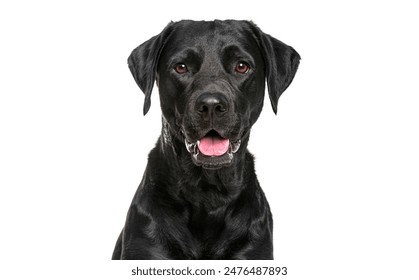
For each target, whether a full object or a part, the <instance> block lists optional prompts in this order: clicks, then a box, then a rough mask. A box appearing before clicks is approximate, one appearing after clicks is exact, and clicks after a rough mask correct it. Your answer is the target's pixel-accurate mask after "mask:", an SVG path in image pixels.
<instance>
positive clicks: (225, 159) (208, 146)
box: [185, 130, 241, 169]
mask: <svg viewBox="0 0 419 280" xmlns="http://www.w3.org/2000/svg"><path fill="white" fill-rule="evenodd" d="M240 144H241V140H240V139H239V140H235V141H232V140H230V139H227V138H223V137H222V136H221V135H220V134H219V133H218V132H217V131H215V130H210V131H209V132H208V133H207V134H205V135H204V137H202V138H201V139H199V140H197V141H195V142H191V141H189V140H187V139H186V137H185V146H186V149H187V150H188V152H189V153H190V154H191V155H192V159H193V161H194V163H195V164H196V165H198V166H202V167H203V168H206V169H218V168H221V167H224V166H228V165H230V164H231V162H232V161H233V158H234V154H235V153H236V152H237V151H238V150H239V149H240Z"/></svg>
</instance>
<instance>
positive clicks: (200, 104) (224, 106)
mask: <svg viewBox="0 0 419 280" xmlns="http://www.w3.org/2000/svg"><path fill="white" fill-rule="evenodd" d="M196 111H197V112H198V114H199V115H200V116H201V117H203V118H204V119H206V118H214V117H217V116H221V115H223V114H224V113H226V112H227V111H228V101H227V98H226V97H225V96H224V95H223V94H221V93H203V94H201V95H200V96H199V97H198V99H197V100H196Z"/></svg>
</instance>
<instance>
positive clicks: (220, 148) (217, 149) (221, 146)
mask: <svg viewBox="0 0 419 280" xmlns="http://www.w3.org/2000/svg"><path fill="white" fill-rule="evenodd" d="M229 144H230V142H229V140H228V139H224V138H219V137H212V136H205V137H204V138H202V139H201V140H199V145H198V149H199V151H200V152H201V153H203V154H204V155H206V156H210V157H216V156H221V155H224V154H225V153H226V152H227V150H228V145H229Z"/></svg>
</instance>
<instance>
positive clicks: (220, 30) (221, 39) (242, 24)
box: [166, 20, 253, 51]
mask: <svg viewBox="0 0 419 280" xmlns="http://www.w3.org/2000/svg"><path fill="white" fill-rule="evenodd" d="M172 28H173V29H172V32H171V34H170V36H169V37H168V39H167V41H166V45H169V46H170V48H171V49H172V50H177V49H184V48H185V47H197V48H200V49H205V50H207V51H208V50H219V49H221V48H223V47H224V46H226V45H231V44H234V45H243V46H248V45H249V44H250V43H251V42H250V41H253V40H252V39H253V36H252V35H251V33H252V32H251V30H250V28H249V23H248V22H246V21H236V20H229V21H219V20H216V21H180V22H175V23H173V26H172Z"/></svg>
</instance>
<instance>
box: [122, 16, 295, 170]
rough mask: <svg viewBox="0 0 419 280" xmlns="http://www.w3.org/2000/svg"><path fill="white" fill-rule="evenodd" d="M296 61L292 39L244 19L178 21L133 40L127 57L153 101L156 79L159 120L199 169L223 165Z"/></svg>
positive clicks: (244, 139) (284, 83)
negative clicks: (148, 36)
mask: <svg viewBox="0 0 419 280" xmlns="http://www.w3.org/2000/svg"><path fill="white" fill-rule="evenodd" d="M299 61H300V56H299V54H298V53H297V52H296V51H295V50H294V49H293V48H291V47H290V46H287V45H286V44H284V43H282V42H281V41H279V40H277V39H275V38H273V37H271V36H269V35H267V34H265V33H263V32H262V31H261V30H260V29H259V28H258V27H257V26H256V25H254V24H253V23H252V22H248V21H234V20H229V21H209V22H205V21H180V22H176V23H170V24H169V25H168V26H167V27H166V28H165V29H164V30H163V31H162V32H161V33H160V34H159V35H157V36H155V37H153V38H151V39H150V40H148V41H146V42H145V43H143V44H141V45H140V46H139V47H137V48H136V49H135V50H134V51H133V52H132V53H131V55H130V57H129V59H128V64H129V68H130V70H131V73H132V75H133V76H134V79H135V81H136V82H137V84H138V86H139V87H140V88H141V90H142V91H143V92H144V93H145V101H144V114H146V113H147V112H148V110H149V108H150V96H151V92H152V89H153V85H154V82H155V81H157V86H158V88H159V93H160V104H161V108H162V113H163V117H164V119H165V120H166V121H167V123H168V125H169V128H170V130H171V132H173V134H174V136H175V137H176V138H177V139H178V140H180V141H182V142H184V143H185V148H186V149H187V151H188V152H189V153H190V154H191V157H192V160H193V162H194V163H195V164H196V165H198V166H202V167H204V168H208V169H216V168H221V167H224V166H228V165H230V164H231V162H232V161H233V159H234V156H235V153H237V152H238V151H239V150H243V149H244V147H243V146H244V145H245V144H244V143H245V142H246V143H247V138H248V135H249V132H250V128H251V126H252V125H253V124H254V123H255V122H256V120H257V119H258V117H259V115H260V112H261V110H262V106H263V99H264V92H265V80H266V81H267V85H268V92H269V98H270V101H271V105H272V109H273V111H274V112H275V113H276V112H277V104H278V99H279V97H280V95H281V94H282V93H283V92H284V91H285V90H286V88H287V87H288V86H289V84H290V83H291V82H292V80H293V78H294V75H295V73H296V71H297V68H298V64H299Z"/></svg>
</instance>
